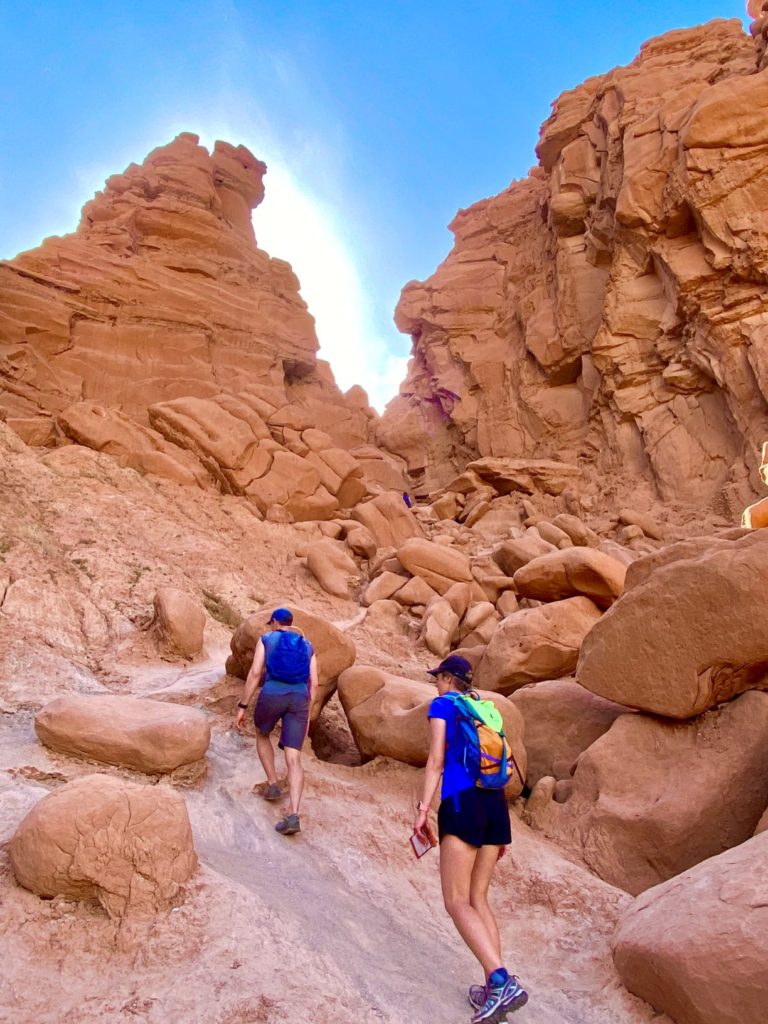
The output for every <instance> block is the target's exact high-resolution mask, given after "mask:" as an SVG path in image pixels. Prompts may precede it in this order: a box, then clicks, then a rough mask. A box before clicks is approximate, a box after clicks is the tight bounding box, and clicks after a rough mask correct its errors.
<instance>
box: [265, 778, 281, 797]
mask: <svg viewBox="0 0 768 1024" xmlns="http://www.w3.org/2000/svg"><path fill="white" fill-rule="evenodd" d="M261 795H262V796H263V797H264V799H265V800H279V799H280V797H281V796H282V795H283V794H282V792H281V791H280V787H279V786H278V784H277V783H276V782H270V783H268V784H267V785H266V786H265V787H264V789H263V790H262V793H261Z"/></svg>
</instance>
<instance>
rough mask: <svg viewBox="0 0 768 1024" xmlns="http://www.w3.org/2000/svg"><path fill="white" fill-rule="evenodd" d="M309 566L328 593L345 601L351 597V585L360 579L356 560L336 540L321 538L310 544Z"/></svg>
mask: <svg viewBox="0 0 768 1024" xmlns="http://www.w3.org/2000/svg"><path fill="white" fill-rule="evenodd" d="M307 568H308V569H309V571H310V572H311V573H312V575H313V576H314V577H315V579H316V580H317V582H318V583H319V584H320V586H321V587H322V588H323V590H324V591H325V592H326V593H327V594H332V595H333V596H334V597H340V598H342V599H343V600H345V601H348V600H349V599H350V597H351V594H350V587H352V586H353V585H355V584H357V582H358V581H359V579H360V572H359V570H358V568H357V565H356V564H355V560H354V559H353V558H351V557H350V555H349V552H348V551H347V550H346V549H345V548H344V546H343V545H342V544H340V543H338V542H337V541H334V540H320V541H316V542H315V543H314V544H311V545H310V547H309V551H308V553H307Z"/></svg>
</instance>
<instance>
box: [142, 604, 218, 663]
mask: <svg viewBox="0 0 768 1024" xmlns="http://www.w3.org/2000/svg"><path fill="white" fill-rule="evenodd" d="M154 608H155V627H156V629H157V631H158V633H159V635H160V638H161V640H162V642H163V643H164V645H165V646H166V647H167V648H168V649H169V650H171V651H173V652H174V653H176V654H180V655H181V656H182V658H194V657H196V656H197V655H198V654H199V653H200V652H201V651H202V649H203V632H204V630H205V612H204V611H203V606H202V604H201V603H200V602H199V601H196V600H195V599H194V598H193V597H190V596H189V594H185V593H184V591H183V590H177V589H176V587H160V588H159V590H158V591H157V593H156V594H155V599H154Z"/></svg>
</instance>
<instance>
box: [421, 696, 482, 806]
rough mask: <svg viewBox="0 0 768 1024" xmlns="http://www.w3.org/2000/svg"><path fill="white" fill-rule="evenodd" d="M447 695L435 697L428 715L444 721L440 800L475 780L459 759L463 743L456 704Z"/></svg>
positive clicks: (459, 790)
mask: <svg viewBox="0 0 768 1024" xmlns="http://www.w3.org/2000/svg"><path fill="white" fill-rule="evenodd" d="M448 696H449V695H448V694H446V695H445V696H443V697H435V699H434V700H433V701H432V703H431V704H430V705H429V717H430V718H442V719H443V720H444V722H445V767H444V768H443V785H442V788H441V790H440V799H441V800H446V799H447V798H448V797H450V796H454V794H456V793H460V792H461V790H462V789H471V788H472V787H473V786H474V785H475V780H474V779H473V778H472V776H471V775H470V774H469V772H468V771H467V769H466V768H465V767H464V765H463V764H462V761H461V759H462V756H463V754H464V744H463V742H462V740H461V736H460V735H459V733H458V729H457V723H456V705H455V704H454V703H453V701H452V700H449V699H448Z"/></svg>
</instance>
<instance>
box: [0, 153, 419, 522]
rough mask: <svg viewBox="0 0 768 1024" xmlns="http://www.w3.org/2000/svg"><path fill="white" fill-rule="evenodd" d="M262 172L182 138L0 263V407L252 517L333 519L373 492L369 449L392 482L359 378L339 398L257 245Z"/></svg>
mask: <svg viewBox="0 0 768 1024" xmlns="http://www.w3.org/2000/svg"><path fill="white" fill-rule="evenodd" d="M265 172H266V167H265V165H264V164H263V163H261V162H260V161H259V160H257V159H256V158H255V157H254V156H253V155H252V154H251V153H250V152H249V151H248V150H247V149H245V147H243V146H239V147H234V146H230V145H228V144H227V143H225V142H217V143H216V145H215V147H214V150H213V152H212V153H211V154H209V153H208V151H207V150H206V149H205V148H204V147H202V146H200V145H199V144H198V139H197V136H195V135H192V134H189V133H184V134H182V135H179V136H178V137H177V138H176V139H175V140H174V141H173V142H172V143H170V144H169V145H167V146H162V147H160V148H158V149H156V150H154V151H153V152H152V153H150V155H149V156H148V157H147V159H146V160H145V162H144V163H143V164H142V165H140V166H139V165H136V164H131V166H130V167H128V168H127V170H126V171H125V172H124V173H123V174H116V175H113V176H112V177H111V178H110V179H109V180H108V181H107V183H106V186H105V188H104V191H103V192H99V193H98V194H97V195H96V197H95V198H94V199H93V200H91V202H89V203H87V204H86V206H85V207H84V209H83V214H82V219H81V222H80V225H79V227H78V229H77V231H76V232H75V233H74V234H72V235H67V236H65V237H62V238H49V239H47V240H46V241H45V242H44V244H43V245H42V246H40V248H38V249H35V250H31V251H29V252H26V253H23V254H21V255H20V256H18V257H17V258H16V259H15V260H13V261H9V262H4V263H2V264H0V307H1V308H2V315H0V376H1V377H2V380H3V385H4V387H3V393H2V396H1V397H0V418H2V419H4V420H6V421H7V422H8V424H9V425H10V426H11V427H12V428H13V429H14V430H16V431H17V433H18V434H19V436H21V437H22V438H24V439H25V440H26V441H28V442H29V443H31V444H42V445H55V444H62V443H66V442H67V441H71V442H72V441H73V442H76V443H78V444H83V445H87V446H89V447H92V448H94V449H96V450H97V451H104V452H106V453H108V454H110V455H112V456H113V457H114V458H116V459H117V460H118V461H119V462H120V463H121V464H122V465H127V466H131V467H133V468H135V469H137V470H139V471H141V472H143V473H152V474H155V475H159V476H161V477H167V478H170V479H172V480H175V481H177V482H179V483H184V484H188V485H193V486H194V485H198V486H215V487H218V488H219V489H220V490H222V491H223V492H224V493H234V494H243V495H245V496H247V497H248V499H249V500H250V501H252V502H253V503H254V505H255V506H256V507H257V508H258V509H259V511H260V512H261V514H264V513H265V512H266V510H267V509H268V508H270V507H271V506H273V505H275V504H279V505H281V506H284V507H285V508H286V510H287V511H288V513H289V514H290V515H291V516H292V517H293V518H294V519H296V520H302V519H328V518H330V517H331V516H332V515H333V514H334V513H335V512H338V510H339V509H340V508H344V507H351V506H353V505H354V504H356V503H357V502H358V501H360V500H361V499H362V498H364V497H366V495H367V494H368V491H369V487H368V484H366V483H365V482H364V481H363V476H364V473H365V466H366V465H368V464H369V463H373V462H376V463H378V464H379V467H382V466H383V467H384V469H383V470H382V469H381V468H377V469H376V471H375V473H374V475H373V477H372V480H373V481H374V482H375V486H376V488H378V489H380V485H379V484H378V483H377V482H376V481H378V480H380V479H387V480H388V482H387V484H386V485H385V486H389V487H391V486H394V487H399V488H400V489H402V487H403V478H402V473H401V472H400V469H399V463H398V460H397V459H396V458H395V457H394V456H391V457H390V456H388V455H387V454H386V453H384V452H382V451H380V450H378V449H376V448H375V447H372V446H371V445H370V444H369V443H368V442H369V440H370V438H369V435H370V423H371V422H372V419H373V418H374V417H375V414H374V413H373V411H372V410H371V409H370V408H369V407H368V405H367V400H361V395H362V397H363V399H364V394H363V393H362V391H361V389H358V391H360V394H359V395H358V394H353V395H351V396H350V397H349V398H345V397H344V396H343V395H342V394H341V393H340V392H339V390H338V388H337V387H336V385H335V382H334V380H333V375H332V373H331V370H330V367H329V366H328V364H327V363H324V362H322V361H319V360H318V359H317V358H316V351H317V347H318V345H317V338H316V336H315V330H314V322H313V319H312V317H311V316H310V314H309V312H308V311H307V308H306V304H305V303H304V301H303V299H302V298H301V296H300V295H299V283H298V281H297V279H296V277H295V275H294V274H293V272H292V270H291V268H290V266H289V265H288V264H287V263H285V262H284V261H282V260H279V259H271V258H270V257H269V256H268V255H267V253H265V252H263V251H262V250H260V249H259V248H257V246H256V239H255V236H254V233H253V226H252V223H251V211H252V210H253V208H254V207H255V206H256V205H257V204H258V203H259V202H261V200H262V198H263V196H264V185H263V177H264V174H265ZM358 447H359V448H361V449H362V454H363V455H365V456H366V461H365V463H361V462H358V461H357V459H356V458H355V457H354V454H350V452H349V449H352V451H353V453H354V450H355V449H356V448H358ZM371 454H373V458H371Z"/></svg>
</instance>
